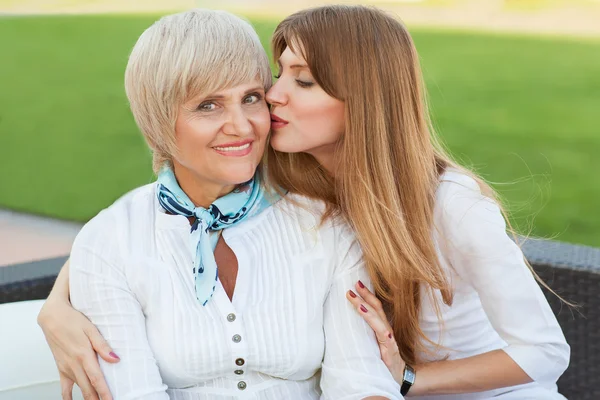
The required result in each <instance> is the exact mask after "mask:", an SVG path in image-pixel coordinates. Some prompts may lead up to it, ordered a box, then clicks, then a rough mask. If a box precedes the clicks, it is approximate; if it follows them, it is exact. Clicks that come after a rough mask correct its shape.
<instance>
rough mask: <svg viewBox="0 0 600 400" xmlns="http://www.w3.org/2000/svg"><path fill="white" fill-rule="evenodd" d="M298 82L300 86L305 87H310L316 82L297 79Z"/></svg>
mask: <svg viewBox="0 0 600 400" xmlns="http://www.w3.org/2000/svg"><path fill="white" fill-rule="evenodd" d="M296 83H298V86H300V87H303V88H309V87H311V86H312V85H314V84H315V83H314V82H306V81H301V80H300V79H296Z"/></svg>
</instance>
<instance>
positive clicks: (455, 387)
mask: <svg viewBox="0 0 600 400" xmlns="http://www.w3.org/2000/svg"><path fill="white" fill-rule="evenodd" d="M415 369H416V371H417V379H416V381H415V384H414V386H413V387H412V388H411V389H410V392H409V394H408V396H423V395H441V394H460V393H473V392H483V391H486V390H493V389H498V388H502V387H507V386H514V385H521V384H525V383H529V382H531V381H532V380H531V378H530V377H529V376H528V375H527V374H526V373H525V371H523V370H522V369H521V367H519V365H518V364H517V363H516V362H514V361H513V359H512V358H510V356H509V355H508V354H506V353H505V352H504V351H502V350H494V351H490V352H488V353H484V354H479V355H476V356H473V357H468V358H463V359H461V360H445V361H436V362H432V363H427V364H422V365H418V366H417V367H416V368H415Z"/></svg>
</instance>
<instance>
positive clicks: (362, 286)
mask: <svg viewBox="0 0 600 400" xmlns="http://www.w3.org/2000/svg"><path fill="white" fill-rule="evenodd" d="M358 286H360V288H361V289H364V288H365V285H364V284H363V283H362V282H361V281H358Z"/></svg>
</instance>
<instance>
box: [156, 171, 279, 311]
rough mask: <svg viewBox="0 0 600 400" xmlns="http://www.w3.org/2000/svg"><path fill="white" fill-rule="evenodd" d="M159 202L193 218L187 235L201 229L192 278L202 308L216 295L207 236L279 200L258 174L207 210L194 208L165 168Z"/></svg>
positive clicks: (211, 247) (159, 184) (215, 276)
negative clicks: (262, 182)
mask: <svg viewBox="0 0 600 400" xmlns="http://www.w3.org/2000/svg"><path fill="white" fill-rule="evenodd" d="M157 196H158V202H159V204H160V205H161V207H162V208H164V209H165V211H166V212H168V213H170V214H175V215H183V216H184V217H187V218H194V221H193V223H192V225H191V228H190V233H191V232H195V231H196V230H198V229H199V230H200V232H199V239H198V244H197V245H196V255H195V258H194V266H193V270H192V272H193V276H194V282H195V284H194V286H195V290H196V298H197V299H198V301H200V302H201V303H202V305H203V306H205V305H206V304H207V303H208V301H209V300H210V299H211V298H212V295H213V294H214V292H215V288H216V283H217V280H218V278H219V273H218V270H217V263H216V261H215V257H214V254H213V252H214V245H216V242H215V243H214V244H213V243H211V239H210V233H211V232H214V231H219V230H221V229H225V228H227V227H231V226H234V225H236V224H238V223H240V222H242V221H244V220H246V219H248V218H251V217H253V216H254V215H256V214H259V213H260V212H262V211H263V210H265V209H266V208H268V207H270V206H271V205H272V204H274V203H275V202H277V201H278V200H279V199H280V196H279V195H278V194H277V193H276V192H275V191H270V192H267V191H266V189H265V188H264V187H263V185H262V184H261V180H260V174H258V173H256V174H255V175H254V177H253V178H252V179H251V180H250V181H248V182H246V183H244V184H242V185H240V186H238V187H237V188H235V189H234V190H233V191H232V192H231V193H228V194H226V195H225V196H223V197H220V198H218V199H217V200H215V202H214V203H212V204H211V205H210V206H209V207H208V209H206V208H203V207H196V205H195V204H194V203H193V202H192V201H191V200H190V198H189V197H188V196H187V195H186V194H185V192H184V191H183V190H182V189H181V187H180V186H179V183H178V182H177V179H176V177H175V174H174V172H173V170H172V169H171V168H170V167H164V168H163V169H162V170H161V172H160V173H159V174H158V181H157Z"/></svg>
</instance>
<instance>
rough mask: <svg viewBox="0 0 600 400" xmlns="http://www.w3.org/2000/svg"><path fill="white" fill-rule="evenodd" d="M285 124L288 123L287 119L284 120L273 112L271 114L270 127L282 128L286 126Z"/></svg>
mask: <svg viewBox="0 0 600 400" xmlns="http://www.w3.org/2000/svg"><path fill="white" fill-rule="evenodd" d="M287 124H288V121H286V120H285V119H283V118H279V117H278V116H277V115H275V114H271V128H272V129H280V128H283V127H284V126H286V125H287Z"/></svg>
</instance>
